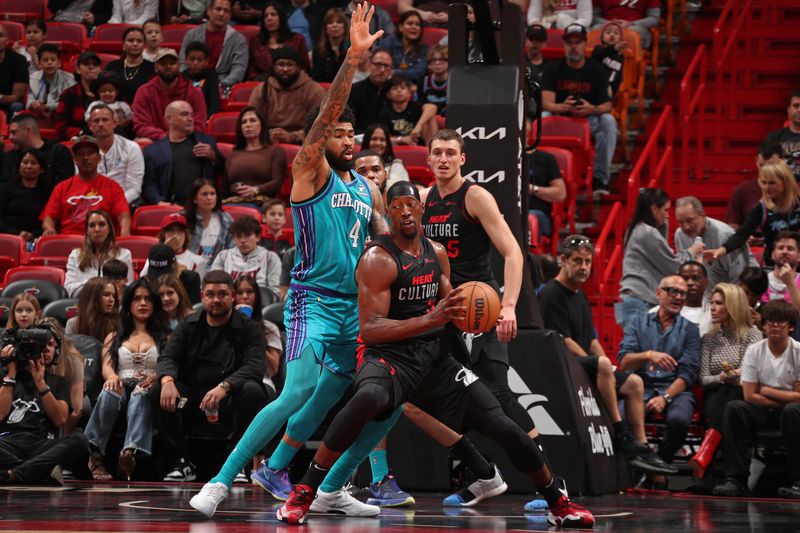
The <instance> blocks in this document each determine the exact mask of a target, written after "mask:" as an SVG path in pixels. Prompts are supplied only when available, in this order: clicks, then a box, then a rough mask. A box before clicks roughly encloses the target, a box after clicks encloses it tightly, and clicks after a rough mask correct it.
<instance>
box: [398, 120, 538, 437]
mask: <svg viewBox="0 0 800 533" xmlns="http://www.w3.org/2000/svg"><path fill="white" fill-rule="evenodd" d="M465 161H466V155H465V154H464V140H463V139H462V138H461V136H460V135H459V134H458V133H456V132H455V131H453V130H449V129H443V130H440V131H439V132H438V133H436V135H434V137H433V139H432V140H431V143H430V146H429V153H428V165H429V166H430V168H431V170H432V171H433V174H434V176H435V177H436V183H435V184H434V185H433V186H432V187H431V188H430V189H429V190H428V191H427V196H426V197H425V200H424V202H425V211H424V213H423V216H422V224H423V227H424V228H425V235H426V236H427V237H428V238H430V239H433V240H434V241H437V242H439V243H440V244H441V245H442V246H444V247H445V249H446V250H447V257H448V259H450V269H451V280H452V283H453V286H454V287H458V286H459V285H460V284H462V283H464V282H466V281H483V282H485V283H488V284H490V285H492V286H494V287H495V288H496V289H497V288H498V284H497V281H496V280H495V278H494V274H493V273H492V267H491V264H490V256H491V246H492V245H494V247H495V248H496V249H497V251H498V252H499V253H500V255H502V256H503V259H504V265H505V266H504V272H503V274H504V276H503V278H504V284H505V287H504V290H503V298H502V310H501V313H500V315H501V317H500V320H499V321H498V326H497V328H496V330H494V331H491V332H489V333H484V334H483V335H479V336H473V335H468V334H464V333H462V332H461V331H459V330H457V329H456V328H455V327H453V326H449V327H448V328H447V331H448V335H447V336H446V339H443V341H442V349H443V350H450V351H451V353H452V354H453V355H454V356H455V358H456V359H457V360H458V361H459V362H461V363H463V364H464V365H467V366H468V367H469V368H470V369H471V370H472V371H473V372H475V373H476V374H477V375H478V376H480V378H481V379H482V380H483V381H484V382H485V383H486V385H487V386H488V387H489V390H491V391H492V393H493V394H494V395H495V397H497V399H498V400H499V401H500V405H502V406H503V411H504V412H505V413H506V414H507V415H508V416H509V418H511V419H512V420H514V421H515V422H516V423H517V424H519V426H520V427H521V428H522V429H524V430H525V431H526V432H527V433H529V434H530V435H531V437H534V438H535V437H536V436H537V434H536V432H535V429H534V424H533V420H531V417H530V415H529V414H528V413H527V412H526V411H525V409H523V408H522V406H521V405H520V404H519V402H517V398H516V396H515V395H514V394H513V393H512V392H511V389H509V386H508V366H509V363H508V349H507V346H506V344H505V343H507V342H508V341H510V340H512V339H513V338H514V337H515V336H516V333H517V318H516V313H515V308H516V305H517V299H518V298H519V293H520V286H521V284H522V261H523V259H522V251H521V250H520V247H519V244H518V243H517V240H516V239H515V238H514V235H513V234H512V233H511V229H510V228H509V227H508V224H506V221H505V219H504V218H503V215H502V214H501V213H500V209H499V208H498V207H497V202H496V201H495V199H494V197H493V196H492V195H491V194H490V193H489V192H488V191H486V190H485V189H484V188H483V187H480V186H478V185H475V184H473V183H472V182H470V181H467V180H466V179H464V178H463V177H462V176H461V167H462V165H463V164H464V162H465ZM423 196H425V193H424V192H423ZM406 414H409V413H408V412H407V413H406Z"/></svg>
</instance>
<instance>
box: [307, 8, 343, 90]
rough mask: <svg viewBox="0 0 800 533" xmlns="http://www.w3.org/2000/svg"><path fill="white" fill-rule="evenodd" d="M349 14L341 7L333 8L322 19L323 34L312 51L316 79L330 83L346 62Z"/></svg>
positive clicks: (312, 72) (312, 64) (312, 70)
mask: <svg viewBox="0 0 800 533" xmlns="http://www.w3.org/2000/svg"><path fill="white" fill-rule="evenodd" d="M348 31H349V30H348V21H347V15H345V14H344V11H342V10H341V9H339V8H331V9H329V10H328V11H326V12H325V17H324V18H323V19H322V31H321V33H322V34H321V35H320V36H319V38H318V39H317V45H316V46H315V47H314V50H313V51H312V52H311V77H312V78H314V80H315V81H318V82H325V83H330V82H332V81H333V78H335V77H336V73H337V72H339V67H341V66H342V63H343V62H344V55H345V54H346V53H347V49H348V48H349V47H350V42H349V41H348V40H347V36H348V34H349V33H348Z"/></svg>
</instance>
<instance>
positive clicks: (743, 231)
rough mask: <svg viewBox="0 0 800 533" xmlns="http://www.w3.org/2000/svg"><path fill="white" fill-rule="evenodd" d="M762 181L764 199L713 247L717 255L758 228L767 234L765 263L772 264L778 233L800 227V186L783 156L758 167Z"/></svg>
mask: <svg viewBox="0 0 800 533" xmlns="http://www.w3.org/2000/svg"><path fill="white" fill-rule="evenodd" d="M758 185H759V186H760V187H761V200H760V201H759V202H758V203H757V204H756V206H755V207H754V208H753V209H752V210H751V211H750V212H749V213H748V214H747V217H746V218H745V220H744V222H743V223H742V225H741V226H739V228H738V229H737V230H736V233H734V234H733V235H731V236H730V237H728V240H727V241H725V243H724V244H723V245H722V246H720V247H719V248H717V249H716V250H714V251H713V256H712V257H713V259H719V258H720V257H723V256H725V254H728V253H730V252H732V251H733V250H736V249H738V248H740V247H742V246H744V244H745V243H746V242H747V239H749V238H750V236H751V235H753V234H754V233H755V232H756V231H758V230H761V233H762V234H763V235H764V263H765V264H766V265H767V266H772V265H773V264H774V261H773V259H772V249H773V247H774V246H775V237H776V236H777V235H778V233H780V232H781V231H786V230H789V231H798V230H800V186H798V184H797V180H796V179H795V177H794V174H793V173H792V169H791V168H789V165H787V164H786V163H785V162H784V161H783V160H781V159H778V160H777V161H767V162H766V163H764V165H763V166H762V167H761V168H760V169H759V170H758Z"/></svg>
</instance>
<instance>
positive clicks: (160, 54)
mask: <svg viewBox="0 0 800 533" xmlns="http://www.w3.org/2000/svg"><path fill="white" fill-rule="evenodd" d="M165 57H174V58H175V59H178V52H176V51H175V50H173V49H172V48H159V49H158V50H157V51H156V56H155V57H154V58H153V62H155V63H158V62H159V61H161V60H162V59H164V58H165Z"/></svg>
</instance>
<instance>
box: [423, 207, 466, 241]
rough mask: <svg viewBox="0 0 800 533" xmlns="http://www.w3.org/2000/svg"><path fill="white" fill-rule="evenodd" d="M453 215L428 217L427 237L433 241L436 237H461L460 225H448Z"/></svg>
mask: <svg viewBox="0 0 800 533" xmlns="http://www.w3.org/2000/svg"><path fill="white" fill-rule="evenodd" d="M452 215H453V213H447V214H446V215H433V216H431V217H428V220H427V224H425V235H426V236H428V237H430V238H431V239H435V238H436V237H459V234H458V224H453V223H448V222H447V221H448V220H449V219H450V217H451V216H452Z"/></svg>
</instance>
